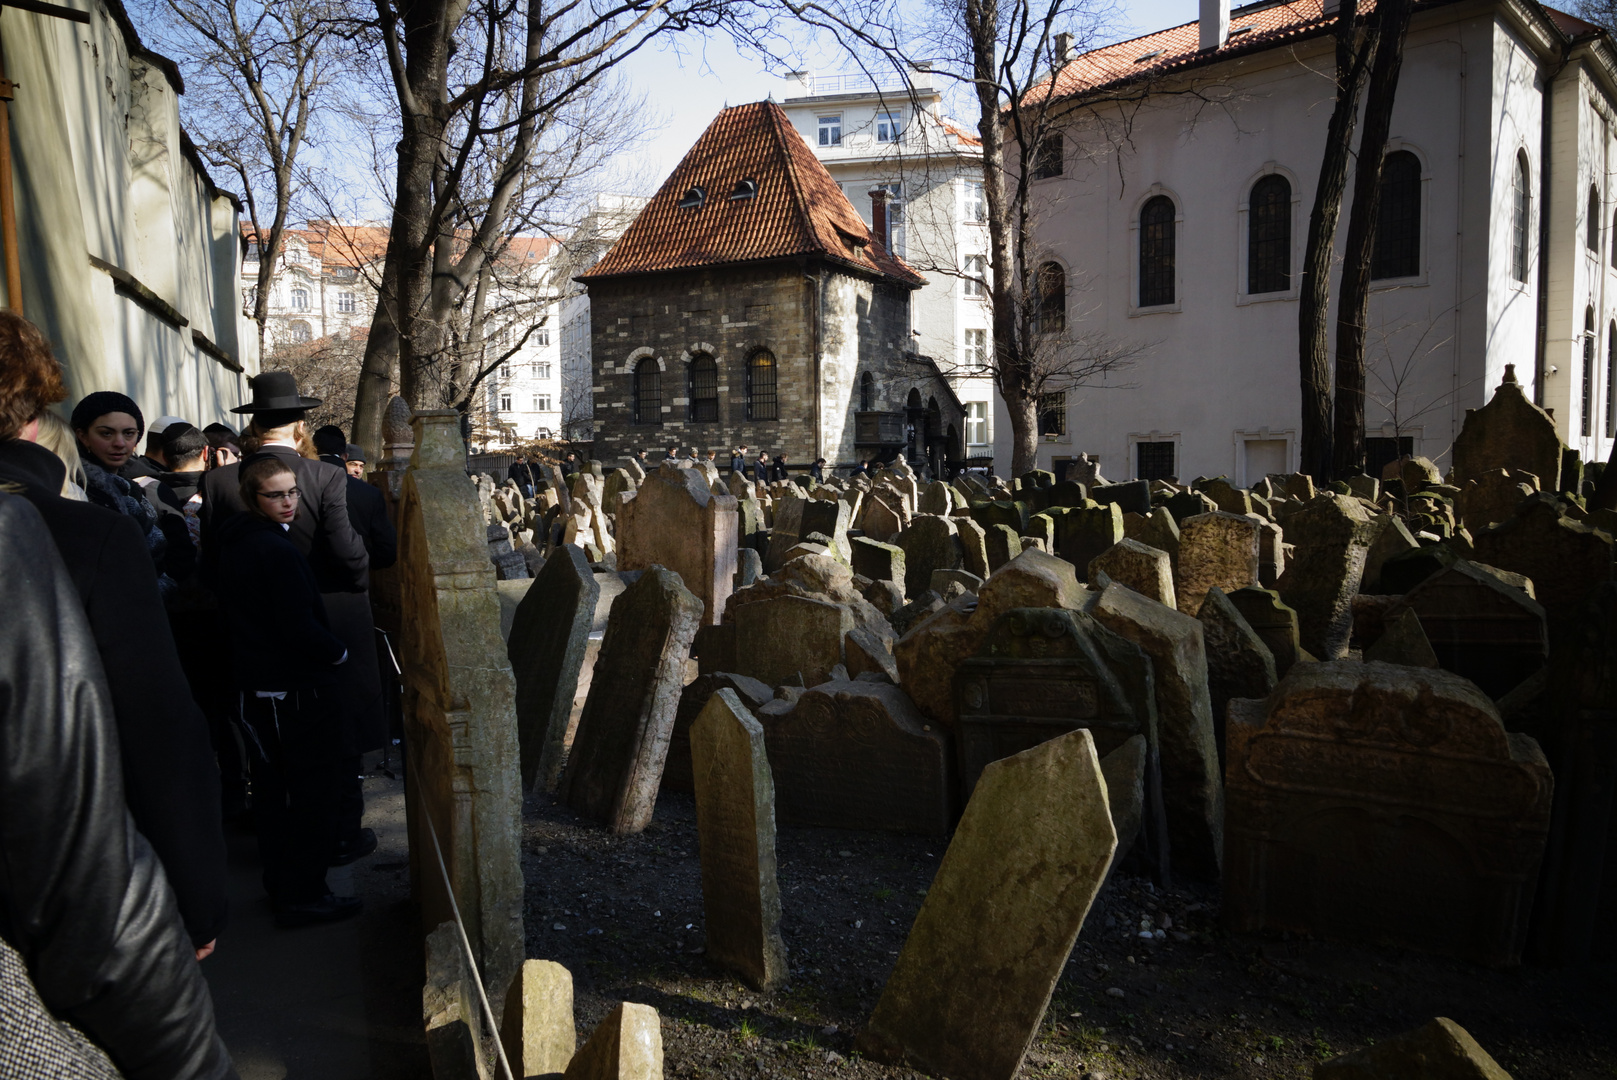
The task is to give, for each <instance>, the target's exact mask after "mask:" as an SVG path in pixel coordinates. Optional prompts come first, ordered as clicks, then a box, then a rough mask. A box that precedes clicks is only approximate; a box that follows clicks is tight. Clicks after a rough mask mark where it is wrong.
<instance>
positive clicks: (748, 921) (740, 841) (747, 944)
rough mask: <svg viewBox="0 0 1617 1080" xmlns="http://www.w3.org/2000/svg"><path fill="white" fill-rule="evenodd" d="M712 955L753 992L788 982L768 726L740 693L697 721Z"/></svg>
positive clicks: (694, 733) (696, 767)
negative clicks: (766, 746)
mask: <svg viewBox="0 0 1617 1080" xmlns="http://www.w3.org/2000/svg"><path fill="white" fill-rule="evenodd" d="M691 771H692V774H693V776H694V777H695V780H696V830H697V835H698V837H699V842H700V847H701V860H702V910H703V913H704V916H705V922H706V926H707V955H708V958H709V959H711V960H712V961H713V962H714V963H716V964H718V965H719V966H721V967H725V968H728V969H730V970H731V971H734V972H736V973H737V974H738V975H740V976H741V977H742V979H744V980H745V981H746V983H747V985H748V986H750V987H752V988H753V989H754V990H767V989H771V988H773V987H775V986H778V985H779V984H780V983H781V982H783V981H784V980H785V979H786V975H787V967H786V943H785V942H784V941H782V940H781V936H780V888H779V886H778V885H777V884H776V881H775V783H774V780H773V778H772V777H771V774H770V771H769V759H768V758H767V757H766V756H765V754H764V729H763V727H762V726H760V725H759V723H758V720H757V719H756V718H755V717H754V716H753V715H752V713H751V712H750V711H749V710H748V709H747V707H746V706H745V705H743V704H742V703H741V699H740V698H739V697H737V696H736V692H735V691H734V690H720V691H718V692H717V693H715V694H714V695H713V696H712V697H711V698H709V699H708V703H707V707H706V708H704V709H703V710H702V713H701V715H700V716H698V717H697V718H696V723H694V724H692V725H691Z"/></svg>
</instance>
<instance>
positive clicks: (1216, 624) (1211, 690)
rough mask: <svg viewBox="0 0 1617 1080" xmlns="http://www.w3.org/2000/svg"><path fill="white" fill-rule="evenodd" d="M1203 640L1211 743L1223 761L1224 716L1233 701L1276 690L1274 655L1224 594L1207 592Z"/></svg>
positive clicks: (1201, 619) (1215, 590)
mask: <svg viewBox="0 0 1617 1080" xmlns="http://www.w3.org/2000/svg"><path fill="white" fill-rule="evenodd" d="M1196 621H1197V622H1199V623H1201V624H1202V640H1203V641H1204V642H1205V643H1206V647H1207V692H1208V696H1209V697H1210V698H1211V699H1212V703H1213V739H1214V743H1215V745H1216V746H1217V747H1218V749H1219V755H1218V759H1219V762H1220V764H1222V763H1223V761H1224V716H1225V712H1226V710H1227V709H1228V707H1229V703H1230V699H1232V698H1263V697H1268V696H1269V691H1271V690H1273V689H1274V688H1275V683H1276V682H1278V681H1279V674H1278V673H1277V672H1276V671H1275V658H1274V654H1273V653H1272V652H1270V651H1269V646H1267V645H1265V644H1264V643H1263V639H1262V638H1261V637H1259V636H1258V632H1257V631H1256V630H1254V629H1252V626H1251V624H1250V623H1248V622H1247V621H1246V619H1245V618H1243V617H1242V615H1241V613H1240V611H1238V610H1237V609H1236V607H1235V605H1234V604H1233V603H1231V602H1230V598H1229V597H1228V596H1225V595H1224V590H1222V589H1220V588H1218V587H1217V586H1214V587H1213V588H1211V589H1208V590H1207V598H1206V599H1205V600H1203V601H1202V609H1201V613H1200V614H1199V615H1197V616H1196Z"/></svg>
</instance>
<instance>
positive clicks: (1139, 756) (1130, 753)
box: [1100, 735, 1161, 869]
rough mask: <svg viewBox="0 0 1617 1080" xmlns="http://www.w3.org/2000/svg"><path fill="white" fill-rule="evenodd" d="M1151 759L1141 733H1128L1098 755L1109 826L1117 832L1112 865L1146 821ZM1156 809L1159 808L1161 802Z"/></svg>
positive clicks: (1131, 844)
mask: <svg viewBox="0 0 1617 1080" xmlns="http://www.w3.org/2000/svg"><path fill="white" fill-rule="evenodd" d="M1151 760H1152V759H1151V756H1150V751H1149V747H1148V745H1147V743H1146V741H1145V736H1144V735H1134V736H1132V737H1130V738H1129V740H1128V741H1127V742H1125V743H1124V744H1123V745H1122V746H1119V747H1118V748H1117V749H1116V750H1113V751H1112V752H1111V753H1109V754H1107V755H1105V756H1104V757H1102V758H1101V759H1100V771H1101V775H1102V776H1104V777H1105V778H1106V805H1107V809H1108V810H1110V811H1111V814H1112V829H1113V831H1115V832H1116V833H1117V854H1116V855H1114V856H1113V857H1112V867H1113V869H1115V868H1116V867H1117V866H1118V864H1120V863H1122V862H1123V860H1124V859H1125V858H1127V857H1128V854H1129V850H1130V849H1131V848H1132V847H1133V846H1134V841H1135V840H1136V839H1137V838H1138V837H1139V835H1140V827H1141V826H1142V825H1143V824H1144V823H1145V815H1146V806H1147V805H1148V803H1147V796H1146V776H1147V767H1148V765H1149V764H1150V762H1151ZM1160 794H1161V793H1160V792H1159V793H1158V795H1159V798H1160ZM1158 809H1159V811H1160V806H1159V808H1158Z"/></svg>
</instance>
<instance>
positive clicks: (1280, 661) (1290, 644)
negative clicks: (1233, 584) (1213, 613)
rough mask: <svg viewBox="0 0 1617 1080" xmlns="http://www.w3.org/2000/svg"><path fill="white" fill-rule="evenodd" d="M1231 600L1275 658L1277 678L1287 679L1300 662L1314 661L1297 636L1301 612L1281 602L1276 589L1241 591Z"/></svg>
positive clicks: (1230, 595)
mask: <svg viewBox="0 0 1617 1080" xmlns="http://www.w3.org/2000/svg"><path fill="white" fill-rule="evenodd" d="M1229 601H1230V603H1231V604H1232V605H1234V607H1235V610H1236V611H1239V612H1240V613H1241V618H1243V619H1245V620H1246V622H1247V625H1248V626H1250V627H1252V630H1253V632H1254V633H1256V634H1257V635H1258V637H1259V638H1261V639H1262V640H1263V643H1264V644H1265V645H1267V646H1268V647H1269V652H1270V653H1271V654H1273V656H1274V658H1275V675H1276V676H1277V677H1279V678H1285V675H1286V672H1288V671H1290V670H1291V665H1293V664H1295V663H1296V662H1297V661H1298V660H1301V659H1304V658H1305V657H1306V658H1307V659H1313V657H1311V656H1307V654H1305V653H1304V652H1303V650H1302V645H1301V644H1300V642H1299V639H1298V634H1297V613H1296V612H1295V611H1293V610H1291V608H1289V607H1287V606H1286V605H1285V604H1283V603H1281V601H1280V594H1279V593H1277V592H1275V591H1274V590H1273V589H1237V590H1235V591H1234V592H1232V593H1230V594H1229Z"/></svg>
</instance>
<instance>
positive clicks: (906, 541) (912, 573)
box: [898, 514, 966, 600]
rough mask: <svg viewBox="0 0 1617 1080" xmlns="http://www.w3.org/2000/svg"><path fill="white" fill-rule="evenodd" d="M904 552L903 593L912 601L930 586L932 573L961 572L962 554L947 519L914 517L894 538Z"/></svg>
mask: <svg viewBox="0 0 1617 1080" xmlns="http://www.w3.org/2000/svg"><path fill="white" fill-rule="evenodd" d="M898 546H899V547H901V548H903V549H904V594H905V595H906V596H908V597H909V598H910V599H912V600H913V599H914V598H915V597H917V596H920V595H921V594H922V593H924V592H925V591H926V590H927V589H928V588H929V587H930V586H931V584H932V571H934V570H962V569H964V568H965V565H966V563H965V554H964V552H963V551H962V550H961V547H960V537H959V536H958V535H957V530H956V529H955V524H954V522H953V521H951V520H950V519H948V518H945V517H935V516H930V515H921V514H918V515H916V517H915V518H914V519H913V520H912V521H911V522H910V524H909V528H907V529H905V530H904V531H903V532H902V533H900V534H899V537H898Z"/></svg>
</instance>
